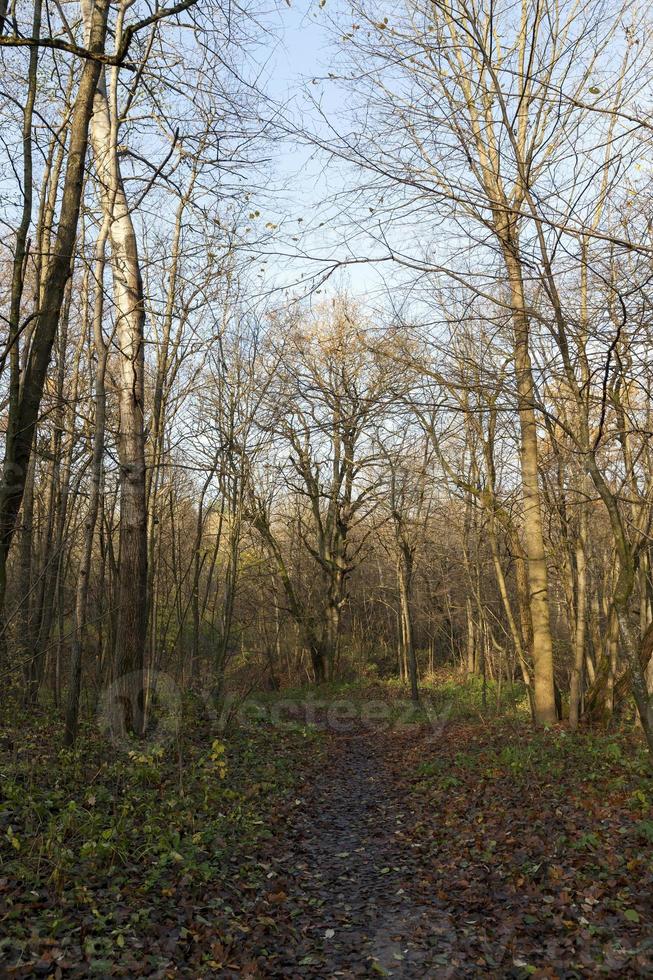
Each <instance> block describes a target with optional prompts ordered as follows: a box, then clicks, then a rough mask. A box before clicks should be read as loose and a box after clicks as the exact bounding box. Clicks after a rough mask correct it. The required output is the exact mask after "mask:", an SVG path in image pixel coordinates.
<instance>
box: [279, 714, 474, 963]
mask: <svg viewBox="0 0 653 980" xmlns="http://www.w3.org/2000/svg"><path fill="white" fill-rule="evenodd" d="M383 745H384V736H383V735H379V734H378V733H373V734H372V733H369V732H366V731H365V730H361V731H356V732H354V733H350V734H341V735H334V736H331V746H332V748H331V752H330V764H329V769H328V771H325V772H324V778H318V779H317V780H316V781H315V784H314V785H313V786H312V787H308V786H307V787H306V793H305V795H304V796H303V797H302V798H301V799H298V800H297V801H296V810H295V813H294V814H293V816H292V818H291V819H290V821H289V823H288V826H287V835H286V836H285V838H284V839H282V840H281V841H277V845H276V846H277V847H278V848H279V850H277V851H276V860H275V864H276V866H277V868H278V877H276V876H275V877H274V878H273V879H271V889H272V890H271V892H270V893H269V899H268V900H269V902H270V903H272V904H277V907H278V909H279V915H280V917H284V918H286V921H287V924H288V925H291V926H292V940H291V944H292V945H289V947H288V948H287V949H286V950H284V951H283V952H281V951H279V950H277V951H275V952H277V954H278V959H277V961H276V965H275V967H274V971H273V975H275V976H305V977H336V976H339V977H359V976H374V975H377V976H378V975H381V976H383V975H387V976H393V977H407V978H411V977H425V976H429V977H443V978H444V977H449V976H453V975H454V973H453V970H452V968H451V966H449V965H448V964H449V963H450V955H449V951H450V949H451V945H452V942H453V941H454V940H455V932H454V930H453V927H452V924H451V921H450V920H449V918H448V916H447V915H446V914H444V913H443V912H442V910H441V909H439V908H438V907H437V904H436V903H435V900H434V899H432V898H431V897H430V895H429V894H428V892H427V889H426V887H424V886H426V885H427V882H425V881H424V882H422V879H421V865H422V858H421V854H420V850H419V848H417V847H415V845H411V844H410V843H409V837H408V836H407V834H406V831H407V830H408V829H409V828H410V826H411V824H412V821H413V820H414V819H415V815H414V813H413V812H411V810H410V808H409V807H407V806H405V805H403V804H402V801H401V799H399V798H397V791H396V789H395V787H394V785H393V782H392V780H391V778H390V775H389V773H388V770H387V768H386V765H385V762H384V756H383ZM428 891H430V892H432V888H431V889H429V890H428ZM282 908H283V912H282ZM279 954H280V955H279Z"/></svg>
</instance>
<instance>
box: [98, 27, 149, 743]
mask: <svg viewBox="0 0 653 980" xmlns="http://www.w3.org/2000/svg"><path fill="white" fill-rule="evenodd" d="M123 12H124V10H123V11H121V15H122V13H123ZM89 16H90V15H89V13H87V12H86V13H85V18H86V19H87V21H88V18H89ZM116 31H117V35H118V36H119V34H120V26H118V27H117V29H116ZM116 85H117V69H115V70H114V72H113V76H112V86H111V101H110V100H109V97H108V96H107V88H106V80H105V74H104V71H102V72H101V74H100V78H99V80H98V85H97V90H96V93H95V99H94V106H93V119H92V122H91V144H92V147H93V153H94V159H95V168H96V172H97V176H98V181H99V184H100V198H101V200H102V207H103V210H104V214H105V216H106V217H108V218H109V220H110V225H109V237H110V241H111V267H112V272H113V297H114V304H115V311H116V312H115V316H116V329H115V337H116V347H117V355H116V356H117V362H118V384H117V388H118V410H119V426H118V439H117V441H118V457H119V463H120V552H119V567H118V575H119V580H118V625H117V629H118V633H117V640H118V642H117V646H116V654H115V660H114V665H113V680H114V683H115V692H116V703H115V705H114V707H115V709H116V710H115V712H114V714H113V716H112V722H111V723H112V726H114V727H115V728H116V730H117V731H118V732H122V731H130V732H136V733H139V732H140V731H141V729H142V725H143V712H144V706H145V692H144V689H143V685H144V672H143V666H144V657H145V644H146V632H147V506H146V495H145V433H144V420H143V412H144V371H145V356H144V327H145V312H144V304H143V283H142V279H141V271H140V264H139V258H138V247H137V242H136V233H135V230H134V223H133V221H132V217H131V213H130V209H129V204H128V201H127V197H126V194H125V189H124V185H123V181H122V176H121V173H120V165H119V161H118V150H117V105H116Z"/></svg>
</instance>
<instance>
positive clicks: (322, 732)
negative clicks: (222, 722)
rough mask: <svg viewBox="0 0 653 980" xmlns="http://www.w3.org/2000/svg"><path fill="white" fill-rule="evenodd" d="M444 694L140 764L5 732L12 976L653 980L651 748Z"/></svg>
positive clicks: (262, 728) (253, 720) (377, 699)
mask: <svg viewBox="0 0 653 980" xmlns="http://www.w3.org/2000/svg"><path fill="white" fill-rule="evenodd" d="M461 692H462V693H461ZM431 694H432V700H431V702H430V705H431V707H430V709H429V710H426V711H421V712H419V713H418V714H417V715H414V714H411V712H410V711H407V710H406V708H405V706H404V704H403V702H402V701H401V700H400V698H399V692H398V689H397V688H396V687H393V686H387V685H384V686H381V685H376V686H375V687H373V688H367V689H362V688H356V687H349V688H339V689H337V690H331V691H329V692H327V695H326V697H325V698H324V700H323V701H322V703H318V702H316V700H315V697H314V696H313V695H311V696H308V697H307V696H306V694H305V693H304V692H297V693H295V694H293V695H292V696H287V695H284V697H283V698H276V699H269V698H268V699H265V700H259V701H258V702H257V704H256V705H255V706H254V708H253V709H251V706H250V709H248V710H247V711H246V712H244V713H243V714H241V720H240V724H239V725H238V726H237V727H236V728H235V729H234V730H233V731H231V730H230V731H229V732H228V734H226V735H224V736H223V737H221V738H220V739H219V740H217V741H215V740H213V736H209V735H208V734H207V731H206V730H204V729H203V728H202V726H201V724H200V723H199V722H198V721H197V720H195V721H194V722H193V724H192V725H191V724H186V725H184V726H183V728H182V731H181V732H180V733H179V734H178V735H177V737H176V738H175V740H174V741H169V742H168V743H167V744H165V745H161V746H159V745H158V744H155V743H152V744H149V745H144V746H143V747H142V751H132V753H131V755H125V753H124V752H121V751H119V750H118V749H115V748H112V747H110V746H109V747H107V745H106V743H105V742H103V740H102V739H101V738H99V737H98V735H97V732H96V731H95V730H94V729H93V728H92V726H90V725H89V726H88V728H87V729H86V730H85V732H84V733H83V739H82V740H81V742H80V747H79V748H78V749H76V750H75V751H74V752H70V751H65V750H62V749H60V748H59V747H58V745H57V741H56V739H55V738H54V734H53V729H52V724H53V722H52V719H51V718H50V717H49V716H48V715H46V714H43V715H42V716H41V717H40V718H38V719H36V720H35V721H34V722H33V724H32V725H31V726H30V727H29V728H28V729H26V728H25V726H24V725H23V726H22V727H21V728H20V729H18V728H16V730H15V731H14V732H13V733H11V732H9V734H8V735H6V736H5V737H4V740H3V752H2V755H1V756H0V776H1V777H2V785H1V791H0V862H1V863H0V976H3V975H6V976H8V977H21V978H24V977H37V976H55V977H65V978H67V977H71V978H72V977H88V976H92V977H105V976H106V977H114V976H122V977H140V976H148V977H161V978H165V977H177V976H180V977H193V978H198V980H199V978H213V977H224V978H229V977H233V978H236V977H250V978H259V977H260V978H263V977H311V978H318V977H319V978H331V977H365V976H371V977H373V976H391V977H406V978H413V977H415V978H417V977H434V978H435V977H442V978H445V977H452V978H457V977H484V976H493V977H514V978H522V977H524V978H525V977H529V976H535V977H550V978H556V977H557V978H572V977H595V976H614V977H629V976H653V812H652V807H651V803H652V801H653V779H652V778H651V776H650V774H649V772H650V770H649V769H648V764H647V760H646V757H645V756H644V754H643V750H642V747H641V745H640V743H639V740H638V739H637V737H636V736H634V735H632V734H631V735H625V734H621V735H618V734H616V733H611V734H606V733H592V732H581V733H578V734H576V735H571V734H570V733H568V732H567V731H565V729H564V728H563V727H559V728H555V729H553V730H551V731H548V732H533V731H532V730H531V729H530V727H529V725H528V722H527V720H525V719H524V718H523V717H521V716H520V713H519V711H518V710H516V705H515V703H511V701H510V696H509V692H508V693H507V694H504V700H503V702H501V703H498V704H497V705H495V704H491V705H489V706H488V705H487V704H486V705H485V706H483V705H481V704H479V703H478V698H479V691H478V689H477V688H474V687H473V686H472V687H468V688H467V689H465V688H460V687H459V686H458V685H454V684H451V683H450V682H447V683H445V684H443V685H440V686H438V687H437V689H434V690H433V691H432V692H431ZM3 971H4V972H3Z"/></svg>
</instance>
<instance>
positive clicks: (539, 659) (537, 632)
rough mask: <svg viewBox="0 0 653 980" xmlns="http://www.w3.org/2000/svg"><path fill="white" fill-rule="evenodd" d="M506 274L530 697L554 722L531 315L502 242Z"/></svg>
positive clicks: (542, 716) (508, 245)
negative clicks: (530, 637) (517, 428)
mask: <svg viewBox="0 0 653 980" xmlns="http://www.w3.org/2000/svg"><path fill="white" fill-rule="evenodd" d="M502 247H503V255H504V261H505V265H506V269H507V272H508V283H509V287H510V295H511V303H512V318H513V326H514V344H515V348H514V349H515V373H516V380H517V401H518V413H519V424H520V434H521V445H520V462H521V479H522V503H523V509H524V538H525V542H526V557H527V566H528V583H529V596H530V603H529V604H530V611H531V622H532V628H533V646H532V655H533V701H534V708H535V721H536V722H537V723H538V724H541V725H552V724H554V723H555V722H556V720H557V712H556V703H555V689H554V676H553V643H552V641H551V623H550V617H549V582H548V571H547V564H546V552H545V547H544V531H543V527H542V504H541V498H540V489H539V483H538V445H537V423H536V419H535V389H534V384H533V369H532V365H531V355H530V349H529V319H528V312H527V309H526V300H525V296H524V285H523V281H522V276H521V268H520V265H519V261H518V259H517V257H516V254H515V249H514V245H513V244H512V242H511V241H508V240H505V239H504V241H503V243H502Z"/></svg>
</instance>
